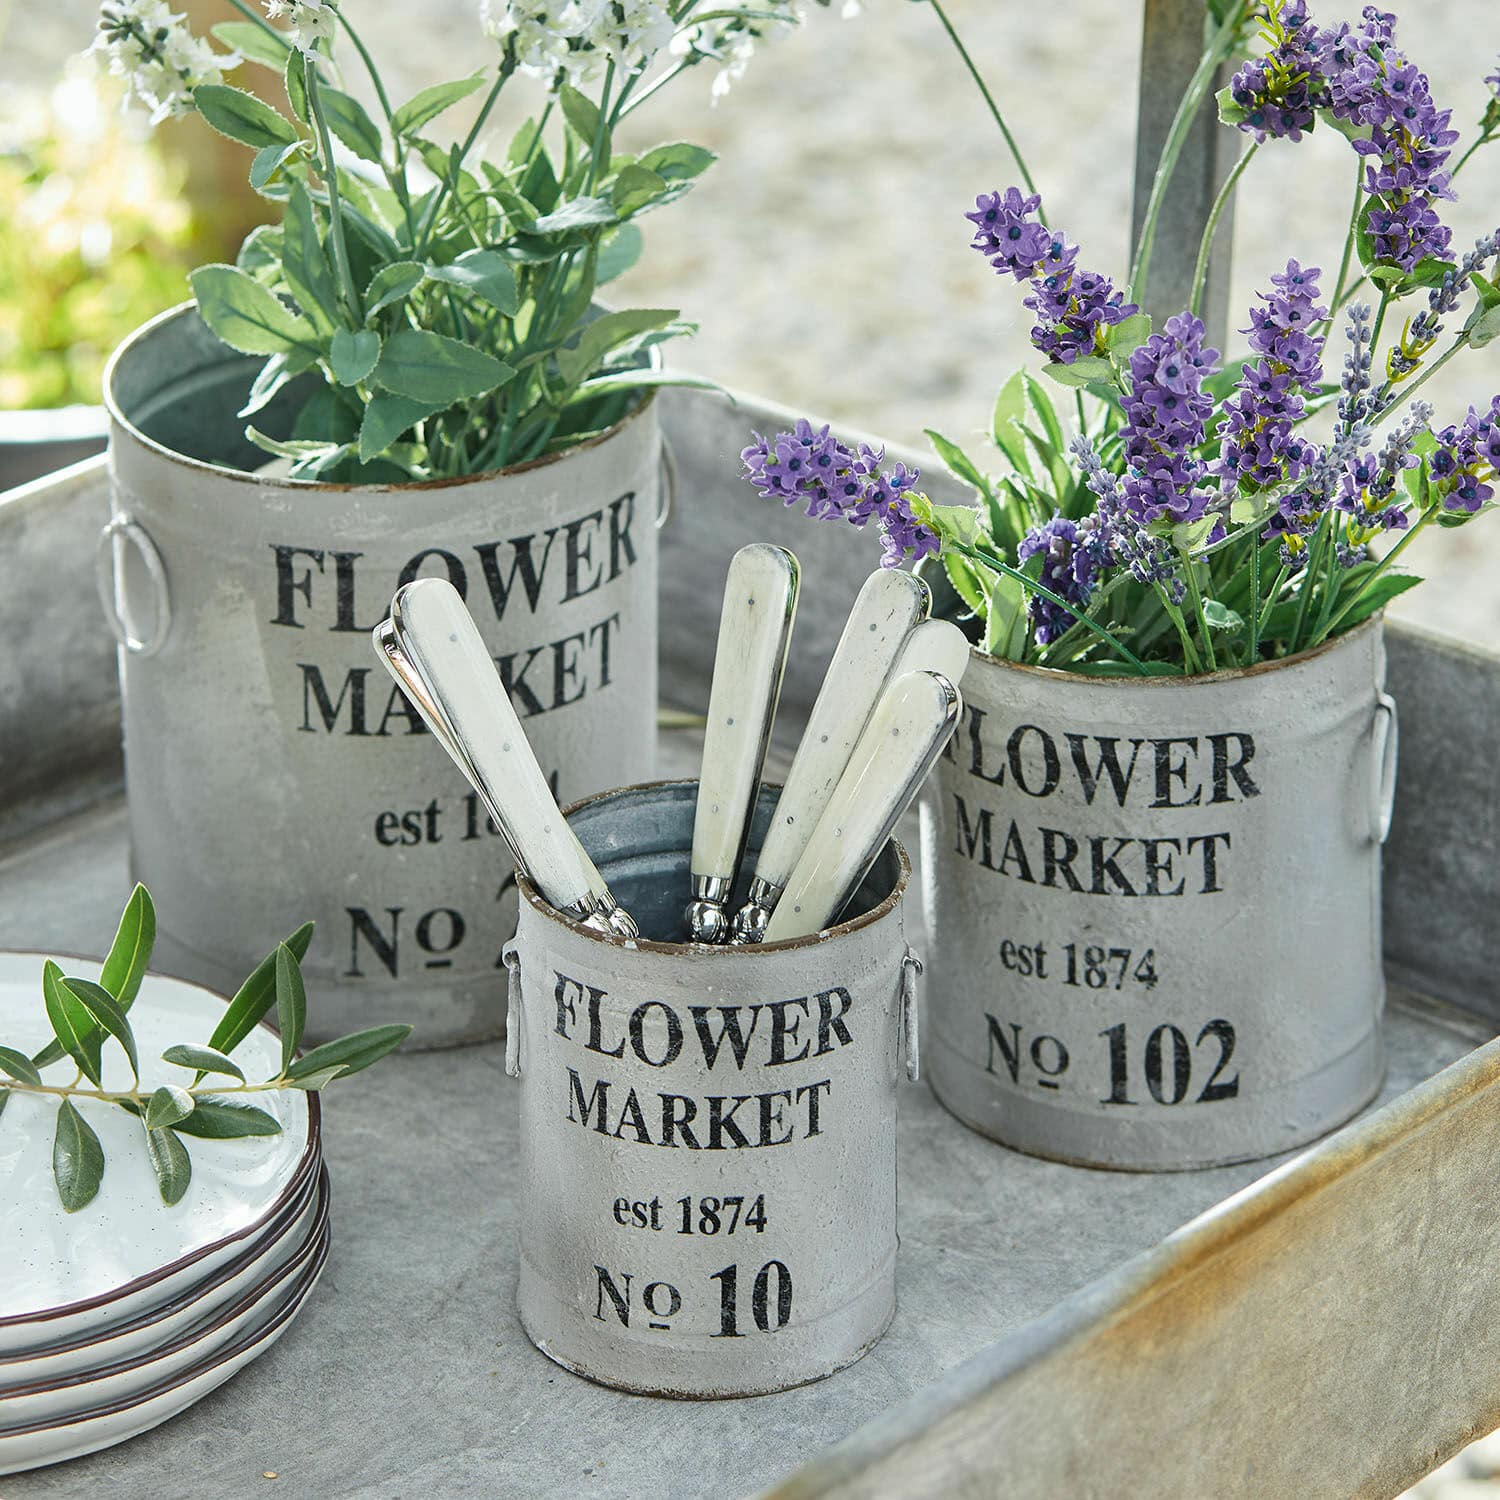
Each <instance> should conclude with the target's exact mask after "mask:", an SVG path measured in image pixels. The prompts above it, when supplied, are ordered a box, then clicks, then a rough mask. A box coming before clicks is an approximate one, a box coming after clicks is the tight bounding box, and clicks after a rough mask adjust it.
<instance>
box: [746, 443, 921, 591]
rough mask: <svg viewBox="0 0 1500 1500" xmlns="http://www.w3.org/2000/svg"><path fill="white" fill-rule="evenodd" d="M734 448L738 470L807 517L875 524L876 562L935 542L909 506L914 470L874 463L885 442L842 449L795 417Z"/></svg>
mask: <svg viewBox="0 0 1500 1500" xmlns="http://www.w3.org/2000/svg"><path fill="white" fill-rule="evenodd" d="M754 438H755V441H754V442H753V443H751V444H750V445H749V447H747V448H745V449H744V450H743V452H741V454H740V460H741V462H742V463H743V464H744V466H745V477H746V478H747V479H748V480H749V481H750V483H751V484H753V485H754V486H755V487H756V489H758V490H759V491H760V493H761V495H762V496H763V497H764V498H765V499H767V500H780V501H781V502H782V503H783V504H784V505H805V506H806V508H807V515H808V517H809V518H810V519H811V520H814V521H840V520H842V521H848V522H849V523H850V524H851V525H854V526H860V527H863V526H866V525H868V524H869V522H870V521H872V520H874V521H877V522H878V523H879V525H880V530H881V534H882V542H883V545H884V549H885V555H884V557H883V559H882V562H883V564H884V566H886V567H888V568H894V567H896V566H898V565H899V564H900V563H901V562H902V561H903V560H904V559H905V557H906V556H907V554H908V553H909V554H911V555H912V557H913V559H914V560H915V561H921V559H922V558H924V557H927V556H930V555H932V554H934V553H936V552H938V551H940V550H941V547H942V542H941V539H940V538H939V537H938V534H937V533H936V532H935V531H934V530H933V529H932V528H931V527H930V526H928V525H927V524H926V523H925V522H924V521H922V520H921V519H920V518H919V517H918V515H917V514H916V512H915V511H914V509H913V499H914V496H913V494H912V491H913V489H914V487H915V485H916V483H917V479H918V478H919V474H918V471H917V470H915V469H910V470H909V469H907V467H906V465H905V464H902V463H898V464H896V465H894V466H893V467H892V468H890V469H889V470H885V469H883V468H882V465H883V464H884V463H885V450H884V449H883V448H872V447H870V446H869V444H868V443H861V444H860V445H859V447H858V448H856V449H850V448H848V447H847V446H845V445H844V444H843V443H841V442H839V440H838V439H837V438H835V437H832V436H830V433H829V429H828V428H827V427H826V426H825V427H822V428H815V427H813V425H812V423H811V422H809V421H807V419H806V418H799V419H798V421H797V422H796V423H795V424H793V427H792V430H791V431H790V432H782V433H778V434H777V435H776V437H775V438H772V439H770V440H767V439H766V438H764V437H762V436H761V435H760V433H758V432H757V433H755V434H754Z"/></svg>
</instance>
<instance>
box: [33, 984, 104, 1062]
mask: <svg viewBox="0 0 1500 1500" xmlns="http://www.w3.org/2000/svg"><path fill="white" fill-rule="evenodd" d="M42 1003H43V1004H44V1005H45V1006H46V1008H47V1019H48V1020H49V1021H50V1022H51V1023H52V1032H53V1035H54V1036H56V1038H57V1040H58V1043H59V1044H60V1045H61V1047H62V1049H63V1051H64V1052H66V1053H67V1054H68V1055H69V1056H70V1057H71V1058H72V1059H73V1061H74V1062H76V1063H77V1064H78V1066H79V1068H80V1069H81V1070H82V1072H83V1075H84V1077H85V1078H87V1079H88V1080H89V1082H90V1083H92V1084H93V1085H94V1087H95V1088H102V1087H103V1085H102V1084H101V1083H100V1080H99V1075H100V1067H101V1065H100V1060H99V1059H100V1053H101V1052H102V1050H103V1047H104V1034H103V1032H101V1031H100V1030H99V1028H98V1027H97V1026H96V1025H95V1023H94V1018H93V1016H92V1015H90V1014H89V1012H88V1011H87V1010H86V1009H85V1008H84V1006H83V1005H82V1004H81V1003H80V1002H79V1000H78V997H77V996H76V995H74V994H73V992H72V990H70V989H69V988H68V986H67V985H65V984H64V983H63V971H62V970H61V969H59V968H58V966H57V965H56V964H55V963H53V962H52V960H51V959H50V958H49V959H48V960H47V962H46V964H45V965H43V967H42Z"/></svg>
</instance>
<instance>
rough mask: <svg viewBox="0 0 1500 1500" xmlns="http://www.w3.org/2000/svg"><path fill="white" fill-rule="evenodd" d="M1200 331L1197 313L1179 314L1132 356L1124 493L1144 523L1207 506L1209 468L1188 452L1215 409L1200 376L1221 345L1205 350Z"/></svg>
mask: <svg viewBox="0 0 1500 1500" xmlns="http://www.w3.org/2000/svg"><path fill="white" fill-rule="evenodd" d="M1203 336H1204V327H1203V323H1202V321H1201V320H1200V319H1198V318H1195V317H1194V316H1193V315H1192V314H1191V313H1179V314H1178V316H1177V317H1175V318H1169V319H1168V320H1167V325H1166V328H1165V329H1164V330H1163V331H1162V332H1161V333H1156V334H1152V336H1151V337H1150V338H1149V339H1147V340H1146V342H1145V343H1144V344H1142V345H1141V346H1140V347H1139V348H1138V349H1135V350H1134V351H1132V353H1131V356H1130V381H1129V390H1128V392H1127V394H1126V396H1125V400H1124V408H1125V416H1126V425H1125V427H1124V428H1122V429H1121V436H1122V437H1123V439H1124V442H1125V463H1126V471H1125V477H1124V481H1123V485H1122V496H1123V503H1124V506H1125V508H1126V510H1128V511H1129V512H1130V513H1131V514H1132V515H1134V516H1135V517H1136V518H1137V519H1138V520H1139V521H1141V522H1143V523H1149V522H1151V521H1155V520H1159V519H1160V518H1161V517H1163V516H1167V517H1169V518H1170V519H1171V520H1172V521H1174V522H1185V521H1196V520H1198V519H1199V518H1200V517H1201V516H1202V515H1204V513H1205V512H1206V511H1207V510H1208V505H1209V499H1210V496H1209V493H1208V491H1207V490H1206V489H1204V488H1202V484H1203V480H1204V478H1205V476H1206V474H1207V469H1206V467H1205V465H1204V464H1203V462H1202V460H1201V459H1199V458H1198V457H1197V456H1196V455H1195V454H1194V453H1193V451H1192V450H1193V449H1194V448H1196V447H1197V446H1198V444H1199V443H1201V442H1202V441H1203V438H1204V433H1205V430H1206V427H1207V423H1208V418H1209V417H1210V415H1211V414H1212V412H1213V407H1214V403H1213V398H1212V397H1211V396H1210V395H1209V394H1208V393H1207V392H1206V391H1205V390H1204V389H1203V380H1204V377H1205V376H1206V375H1210V374H1212V373H1213V371H1214V370H1215V369H1216V368H1217V366H1218V359H1219V351H1218V350H1217V349H1206V348H1204V346H1203Z"/></svg>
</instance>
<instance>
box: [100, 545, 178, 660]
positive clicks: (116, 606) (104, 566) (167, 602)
mask: <svg viewBox="0 0 1500 1500" xmlns="http://www.w3.org/2000/svg"><path fill="white" fill-rule="evenodd" d="M117 537H118V538H120V539H121V540H122V541H128V542H131V543H133V544H134V546H135V549H136V551H137V552H139V553H140V556H141V562H142V563H143V564H144V566H145V569H146V574H147V576H148V577H149V578H150V580H151V585H152V588H153V589H154V590H155V592H156V600H155V604H156V623H155V625H154V627H153V629H152V632H151V634H150V635H149V636H147V637H145V638H144V639H143V638H142V637H140V636H137V635H133V634H132V633H131V630H130V627H129V625H128V624H126V622H125V619H124V618H123V616H122V615H121V613H120V606H121V600H122V596H123V593H124V586H123V583H122V582H121V574H120V572H119V566H120V564H119V556H118V554H119V549H118V548H117V547H116V545H115V539H116V538H117ZM94 579H95V582H96V583H97V584H98V586H99V602H100V603H101V604H102V605H103V606H104V618H105V619H106V620H107V621H108V622H109V628H110V631H111V632H112V633H113V635H114V638H115V639H116V640H117V641H118V642H119V643H120V644H121V645H122V646H123V647H124V648H125V649H126V650H127V651H128V652H130V654H131V655H132V656H155V655H156V653H157V652H158V651H160V650H161V648H162V647H163V646H164V645H165V644H166V640H167V635H168V634H169V632H170V631H171V629H172V600H171V594H170V593H169V591H168V588H167V569H166V565H165V564H164V563H163V562H162V560H161V553H159V552H158V551H157V550H156V544H155V543H154V542H153V541H152V540H151V538H150V536H149V535H147V533H146V530H145V528H144V527H143V526H142V525H141V524H140V522H138V521H136V520H133V519H132V518H131V517H130V516H128V515H119V516H115V517H113V518H112V519H111V520H110V521H109V522H108V523H107V524H106V525H105V527H104V529H103V530H102V531H101V532H100V533H99V542H98V545H97V547H96V549H95V552H94Z"/></svg>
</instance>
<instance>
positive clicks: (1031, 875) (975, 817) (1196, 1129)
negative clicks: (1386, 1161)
mask: <svg viewBox="0 0 1500 1500" xmlns="http://www.w3.org/2000/svg"><path fill="white" fill-rule="evenodd" d="M1384 680H1385V647H1384V643H1383V639H1382V634H1381V625H1380V622H1379V621H1378V620H1376V621H1370V622H1368V623H1367V624H1365V625H1363V626H1361V627H1360V628H1359V629H1357V630H1355V631H1352V632H1350V633H1349V634H1348V635H1346V636H1342V637H1340V638H1339V639H1338V640H1337V641H1335V642H1333V643H1332V644H1330V645H1329V646H1326V647H1323V648H1322V649H1320V650H1318V651H1315V652H1310V653H1308V654H1307V655H1306V656H1304V657H1302V658H1301V659H1299V660H1297V661H1295V662H1291V663H1287V664H1281V665H1275V666H1268V667H1263V668H1257V669H1255V670H1253V671H1250V672H1243V673H1224V674H1221V675H1218V676H1216V677H1213V678H1208V679H1203V680H1198V681H1194V682H1184V681H1182V680H1181V679H1177V678H1156V679H1152V680H1151V681H1149V682H1145V683H1134V682H1130V681H1123V680H1119V681H1110V680H1100V679H1080V678H1072V679H1070V678H1067V677H1062V676H1060V675H1059V674H1057V673H1052V672H1041V671H1036V670H1033V669H1029V668H1025V667H1017V666H1014V665H1012V664H1009V663H1003V662H996V661H994V660H993V659H991V658H987V657H984V656H981V655H980V654H979V653H977V652H976V653H975V655H974V660H973V662H972V664H971V665H970V667H969V671H968V673H967V675H966V676H965V678H964V689H965V697H966V699H967V710H966V715H965V723H964V727H963V729H962V730H961V731H960V733H959V735H958V737H957V738H956V739H955V741H954V742H953V744H952V745H950V747H949V749H948V753H947V755H946V757H945V758H944V760H943V762H942V763H941V764H940V766H939V767H938V770H937V773H936V775H935V776H934V777H933V779H932V781H931V783H930V784H929V786H928V790H927V793H926V795H925V798H924V802H923V807H922V868H923V871H924V875H925V878H926V886H925V890H926V919H927V929H928V931H929V932H930V933H931V936H932V945H931V946H932V954H931V958H930V961H929V964H928V972H929V1005H928V1014H929V1016H930V1020H931V1025H930V1027H929V1048H928V1076H929V1077H930V1079H931V1081H932V1085H933V1088H934V1089H935V1090H936V1092H937V1095H938V1097H939V1098H940V1099H941V1100H942V1101H943V1102H944V1103H945V1104H946V1105H947V1106H948V1108H950V1109H951V1110H953V1112H954V1113H955V1114H956V1115H958V1116H959V1118H960V1119H963V1120H966V1121H967V1122H969V1123H970V1124H971V1125H973V1126H974V1127H975V1128H976V1129H978V1130H982V1131H984V1133H985V1134H987V1135H990V1136H993V1137H994V1138H995V1139H996V1140H998V1141H1002V1142H1004V1143H1005V1144H1006V1145H1009V1146H1016V1147H1019V1148H1020V1149H1021V1150H1024V1151H1034V1152H1036V1153H1038V1154H1039V1155H1042V1156H1052V1157H1056V1158H1058V1159H1060V1160H1064V1161H1078V1162H1087V1163H1091V1164H1093V1165H1096V1166H1105V1167H1111V1166H1113V1167H1126V1168H1132V1169H1145V1170H1162V1169H1166V1170H1177V1169H1181V1168H1186V1167H1201V1166H1213V1165H1218V1164H1221V1163H1224V1162H1229V1161H1244V1160H1247V1159H1251V1158H1254V1157H1259V1156H1270V1155H1273V1154H1274V1153H1276V1152H1278V1151H1286V1150H1290V1149H1291V1148H1292V1147H1293V1146H1299V1145H1302V1144H1303V1143H1305V1142H1306V1141H1309V1140H1313V1139H1315V1138H1316V1137H1318V1136H1320V1135H1324V1134H1326V1133H1327V1132H1328V1131H1329V1130H1331V1129H1332V1128H1333V1127H1334V1126H1335V1125H1339V1124H1342V1123H1343V1121H1345V1120H1347V1119H1348V1118H1349V1117H1350V1115H1352V1114H1353V1113H1354V1112H1355V1111H1356V1110H1358V1109H1359V1108H1361V1107H1362V1106H1363V1105H1365V1104H1366V1103H1368V1102H1369V1100H1370V1098H1371V1097H1372V1096H1373V1095H1374V1093H1375V1091H1376V1089H1377V1088H1378V1087H1379V1084H1380V1077H1381V1073H1382V1071H1383V1068H1384V1060H1383V1059H1382V1057H1381V1052H1380V1032H1379V1019H1380V1012H1381V1008H1382V1006H1383V1005H1384V1002H1385V979H1384V974H1383V973H1382V970H1381V961H1380V951H1381V950H1380V840H1381V837H1382V833H1383V831H1384V829H1385V827H1386V826H1387V825H1388V807H1389V797H1388V794H1389V791H1390V787H1391V778H1392V775H1393V772H1394V765H1395V747H1396V739H1395V731H1394V719H1393V714H1394V709H1393V707H1392V706H1391V704H1390V700H1389V699H1388V698H1385V697H1384V696H1383V690H1382V684H1383V683H1384Z"/></svg>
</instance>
